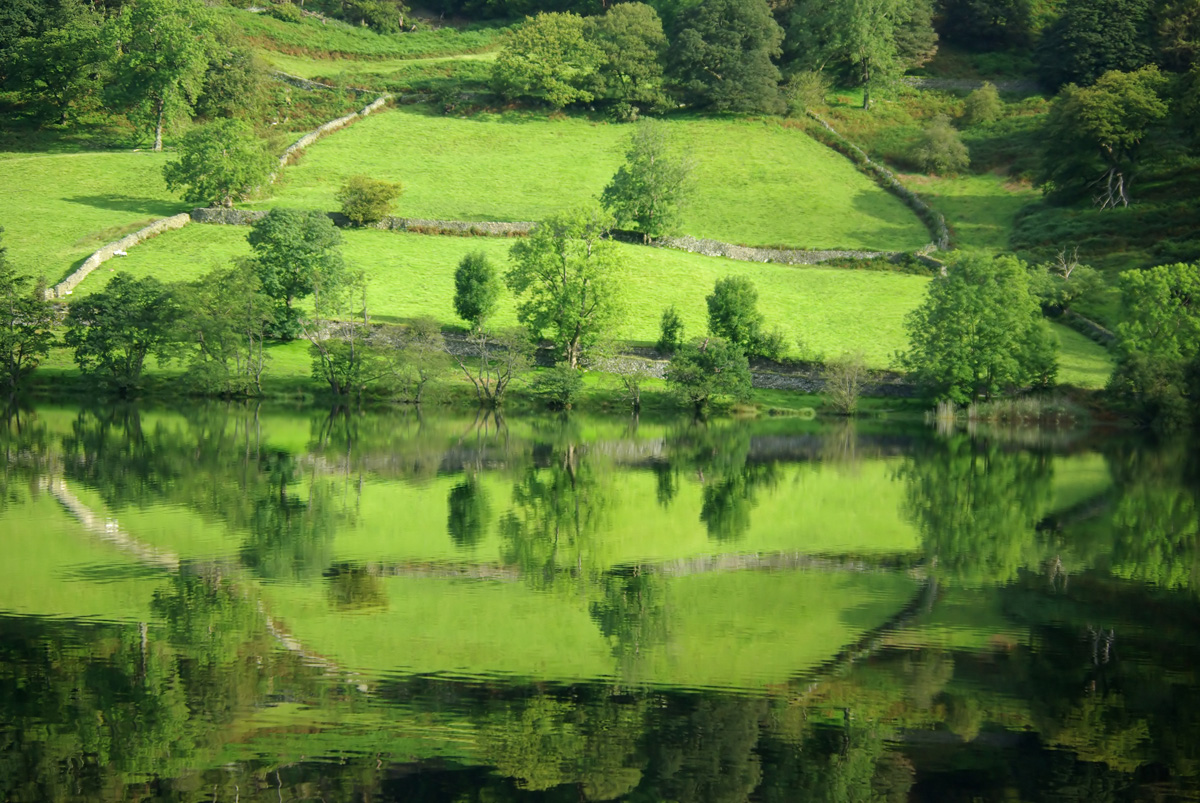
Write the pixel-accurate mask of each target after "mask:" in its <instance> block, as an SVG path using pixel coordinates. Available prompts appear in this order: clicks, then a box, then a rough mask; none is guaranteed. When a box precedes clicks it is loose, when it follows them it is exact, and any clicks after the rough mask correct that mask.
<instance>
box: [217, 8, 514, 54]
mask: <svg viewBox="0 0 1200 803" xmlns="http://www.w3.org/2000/svg"><path fill="white" fill-rule="evenodd" d="M220 13H221V14H223V15H225V16H226V17H227V18H228V19H229V20H230V21H231V22H233V23H234V24H235V25H237V26H238V27H240V28H241V29H242V31H243V32H244V33H245V34H246V36H248V37H249V38H250V39H251V40H252V41H253V42H254V43H255V44H257V45H258V46H259V47H260V48H263V49H266V50H273V51H277V52H290V53H307V54H316V55H320V56H324V57H326V58H332V57H338V56H341V57H346V58H362V59H372V58H373V59H383V58H393V59H395V58H410V59H411V58H421V57H428V56H449V55H458V54H462V53H473V52H479V51H481V50H487V49H488V48H491V47H494V46H496V44H497V43H498V40H499V37H500V34H501V33H502V32H503V30H504V28H503V27H502V26H498V25H488V24H477V25H469V26H467V27H465V28H452V27H444V28H438V29H437V30H429V29H426V30H422V31H415V32H408V33H399V34H383V33H378V32H376V31H374V30H372V29H370V28H367V27H363V26H358V25H349V24H347V23H344V22H337V21H330V22H329V23H322V22H321V21H319V20H316V19H312V18H305V19H304V20H302V21H300V22H283V21H281V20H277V19H275V18H274V17H271V16H269V15H267V14H255V13H252V12H250V11H245V10H241V9H236V8H231V7H226V6H223V7H221V8H220Z"/></svg>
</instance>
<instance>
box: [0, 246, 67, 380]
mask: <svg viewBox="0 0 1200 803" xmlns="http://www.w3.org/2000/svg"><path fill="white" fill-rule="evenodd" d="M3 233H4V229H3V228H0V234H3ZM5 250H6V249H5V248H4V246H3V245H0V373H2V375H3V382H4V384H5V385H6V387H7V390H8V391H9V392H12V391H14V390H16V389H17V387H18V386H19V385H20V384H21V382H22V381H23V380H24V379H25V378H26V377H27V376H29V374H31V373H33V371H34V370H35V369H36V368H37V367H38V364H39V363H40V362H41V361H42V360H43V359H45V357H46V355H48V354H49V353H50V347H51V346H52V345H53V344H54V333H53V328H54V307H53V306H52V305H51V304H50V302H49V301H47V300H46V291H45V285H44V283H43V282H40V281H38V282H35V281H34V280H33V279H31V278H30V277H28V276H21V275H19V274H17V272H16V271H15V270H13V267H12V265H10V264H9V263H8V259H7V258H6V257H5Z"/></svg>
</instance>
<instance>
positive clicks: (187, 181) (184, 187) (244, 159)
mask: <svg viewBox="0 0 1200 803" xmlns="http://www.w3.org/2000/svg"><path fill="white" fill-rule="evenodd" d="M274 166H275V160H274V159H272V158H271V155H270V154H269V153H267V149H266V145H265V143H263V142H262V141H261V140H259V139H258V137H256V136H255V135H254V131H253V129H251V128H250V126H249V125H247V124H246V123H243V122H242V121H240V120H229V119H226V120H217V121H215V122H212V123H209V124H207V125H203V126H199V127H197V128H193V129H192V130H191V131H189V132H188V133H187V134H186V135H184V137H183V139H182V140H181V141H180V143H179V159H178V161H174V162H168V163H167V164H165V165H163V178H164V179H166V182H167V188H168V189H170V190H172V191H174V192H178V193H179V194H180V195H182V196H183V200H185V201H187V202H188V203H194V204H204V205H206V206H233V202H234V201H240V200H242V199H244V198H246V197H247V196H248V195H250V193H252V192H254V190H256V189H258V188H259V187H260V186H262V185H263V184H264V183H266V181H267V178H268V177H269V176H270V174H271V168H272V167H274Z"/></svg>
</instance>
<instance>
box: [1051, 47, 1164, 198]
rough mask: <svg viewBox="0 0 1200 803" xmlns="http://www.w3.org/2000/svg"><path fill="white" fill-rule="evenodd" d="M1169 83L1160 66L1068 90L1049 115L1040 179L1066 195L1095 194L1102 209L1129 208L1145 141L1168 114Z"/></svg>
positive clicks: (1108, 75)
mask: <svg viewBox="0 0 1200 803" xmlns="http://www.w3.org/2000/svg"><path fill="white" fill-rule="evenodd" d="M1166 86H1167V79H1166V78H1165V77H1164V76H1163V75H1162V74H1161V73H1159V71H1158V68H1157V67H1144V68H1142V69H1140V70H1138V71H1137V72H1132V73H1121V72H1109V73H1105V74H1104V75H1103V76H1101V77H1100V80H1098V81H1096V83H1095V85H1093V86H1090V87H1083V88H1080V87H1077V86H1075V85H1073V84H1070V85H1068V86H1067V87H1066V88H1064V89H1063V91H1062V92H1061V93H1060V94H1059V96H1058V97H1057V98H1055V99H1054V105H1053V106H1051V107H1050V114H1049V115H1048V116H1047V118H1046V126H1045V136H1044V137H1043V142H1044V143H1045V145H1044V150H1043V152H1042V167H1041V171H1040V173H1039V183H1040V184H1041V185H1042V186H1043V187H1044V188H1046V190H1047V192H1049V193H1050V194H1052V195H1057V196H1059V197H1062V198H1066V199H1072V198H1077V197H1080V196H1082V195H1084V194H1085V193H1088V192H1090V193H1092V197H1093V200H1094V201H1095V203H1096V204H1097V205H1098V206H1100V208H1102V209H1103V208H1107V207H1116V206H1128V205H1129V202H1130V194H1129V187H1130V184H1131V183H1132V181H1133V178H1134V175H1135V171H1136V168H1137V163H1138V157H1139V156H1140V153H1141V148H1142V142H1143V140H1144V139H1145V138H1146V134H1147V133H1148V132H1149V130H1150V127H1151V126H1152V125H1153V124H1154V123H1156V122H1158V121H1161V120H1163V119H1164V118H1165V117H1166V116H1167V111H1168V108H1167V104H1166V102H1165V101H1164V100H1163V99H1162V97H1161V96H1160V93H1161V92H1162V91H1163V90H1165V89H1166Z"/></svg>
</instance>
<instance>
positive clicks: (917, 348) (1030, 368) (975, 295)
mask: <svg viewBox="0 0 1200 803" xmlns="http://www.w3.org/2000/svg"><path fill="white" fill-rule="evenodd" d="M907 329H908V336H909V348H908V351H907V352H905V353H904V354H903V355H901V364H902V365H903V366H904V367H905V368H906V369H907V370H909V371H911V372H912V373H913V374H914V377H915V378H916V379H917V381H918V382H919V383H920V384H921V385H922V386H924V387H925V389H926V391H927V392H928V393H929V395H930V396H931V397H933V398H935V399H938V400H948V401H952V402H955V403H956V404H966V403H969V402H973V401H975V400H977V399H980V398H986V399H990V398H991V397H992V396H994V395H996V394H998V393H1001V392H1003V391H1005V390H1007V389H1010V388H1011V389H1017V388H1022V387H1025V386H1027V385H1031V384H1033V385H1047V384H1049V383H1050V382H1051V381H1053V377H1054V374H1055V371H1056V359H1057V358H1056V351H1057V341H1056V340H1055V338H1054V334H1053V333H1052V332H1051V331H1050V330H1049V324H1047V323H1046V321H1045V320H1044V319H1043V318H1042V316H1041V310H1040V309H1039V307H1038V304H1037V302H1036V300H1035V299H1034V297H1033V295H1032V294H1031V293H1030V292H1029V279H1028V276H1027V272H1026V270H1025V266H1024V265H1023V264H1022V263H1021V262H1020V260H1018V259H1016V258H1014V257H1000V258H997V259H991V258H989V257H986V256H982V255H965V256H961V257H958V258H957V259H955V260H954V261H952V262H951V263H950V264H949V265H948V266H947V268H946V272H945V274H944V275H942V276H938V277H935V278H934V279H933V281H931V282H930V283H929V289H928V291H927V293H926V296H925V301H924V302H923V303H922V304H921V306H919V307H918V308H917V309H915V310H913V311H912V312H911V313H910V314H909V316H908V320H907Z"/></svg>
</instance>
